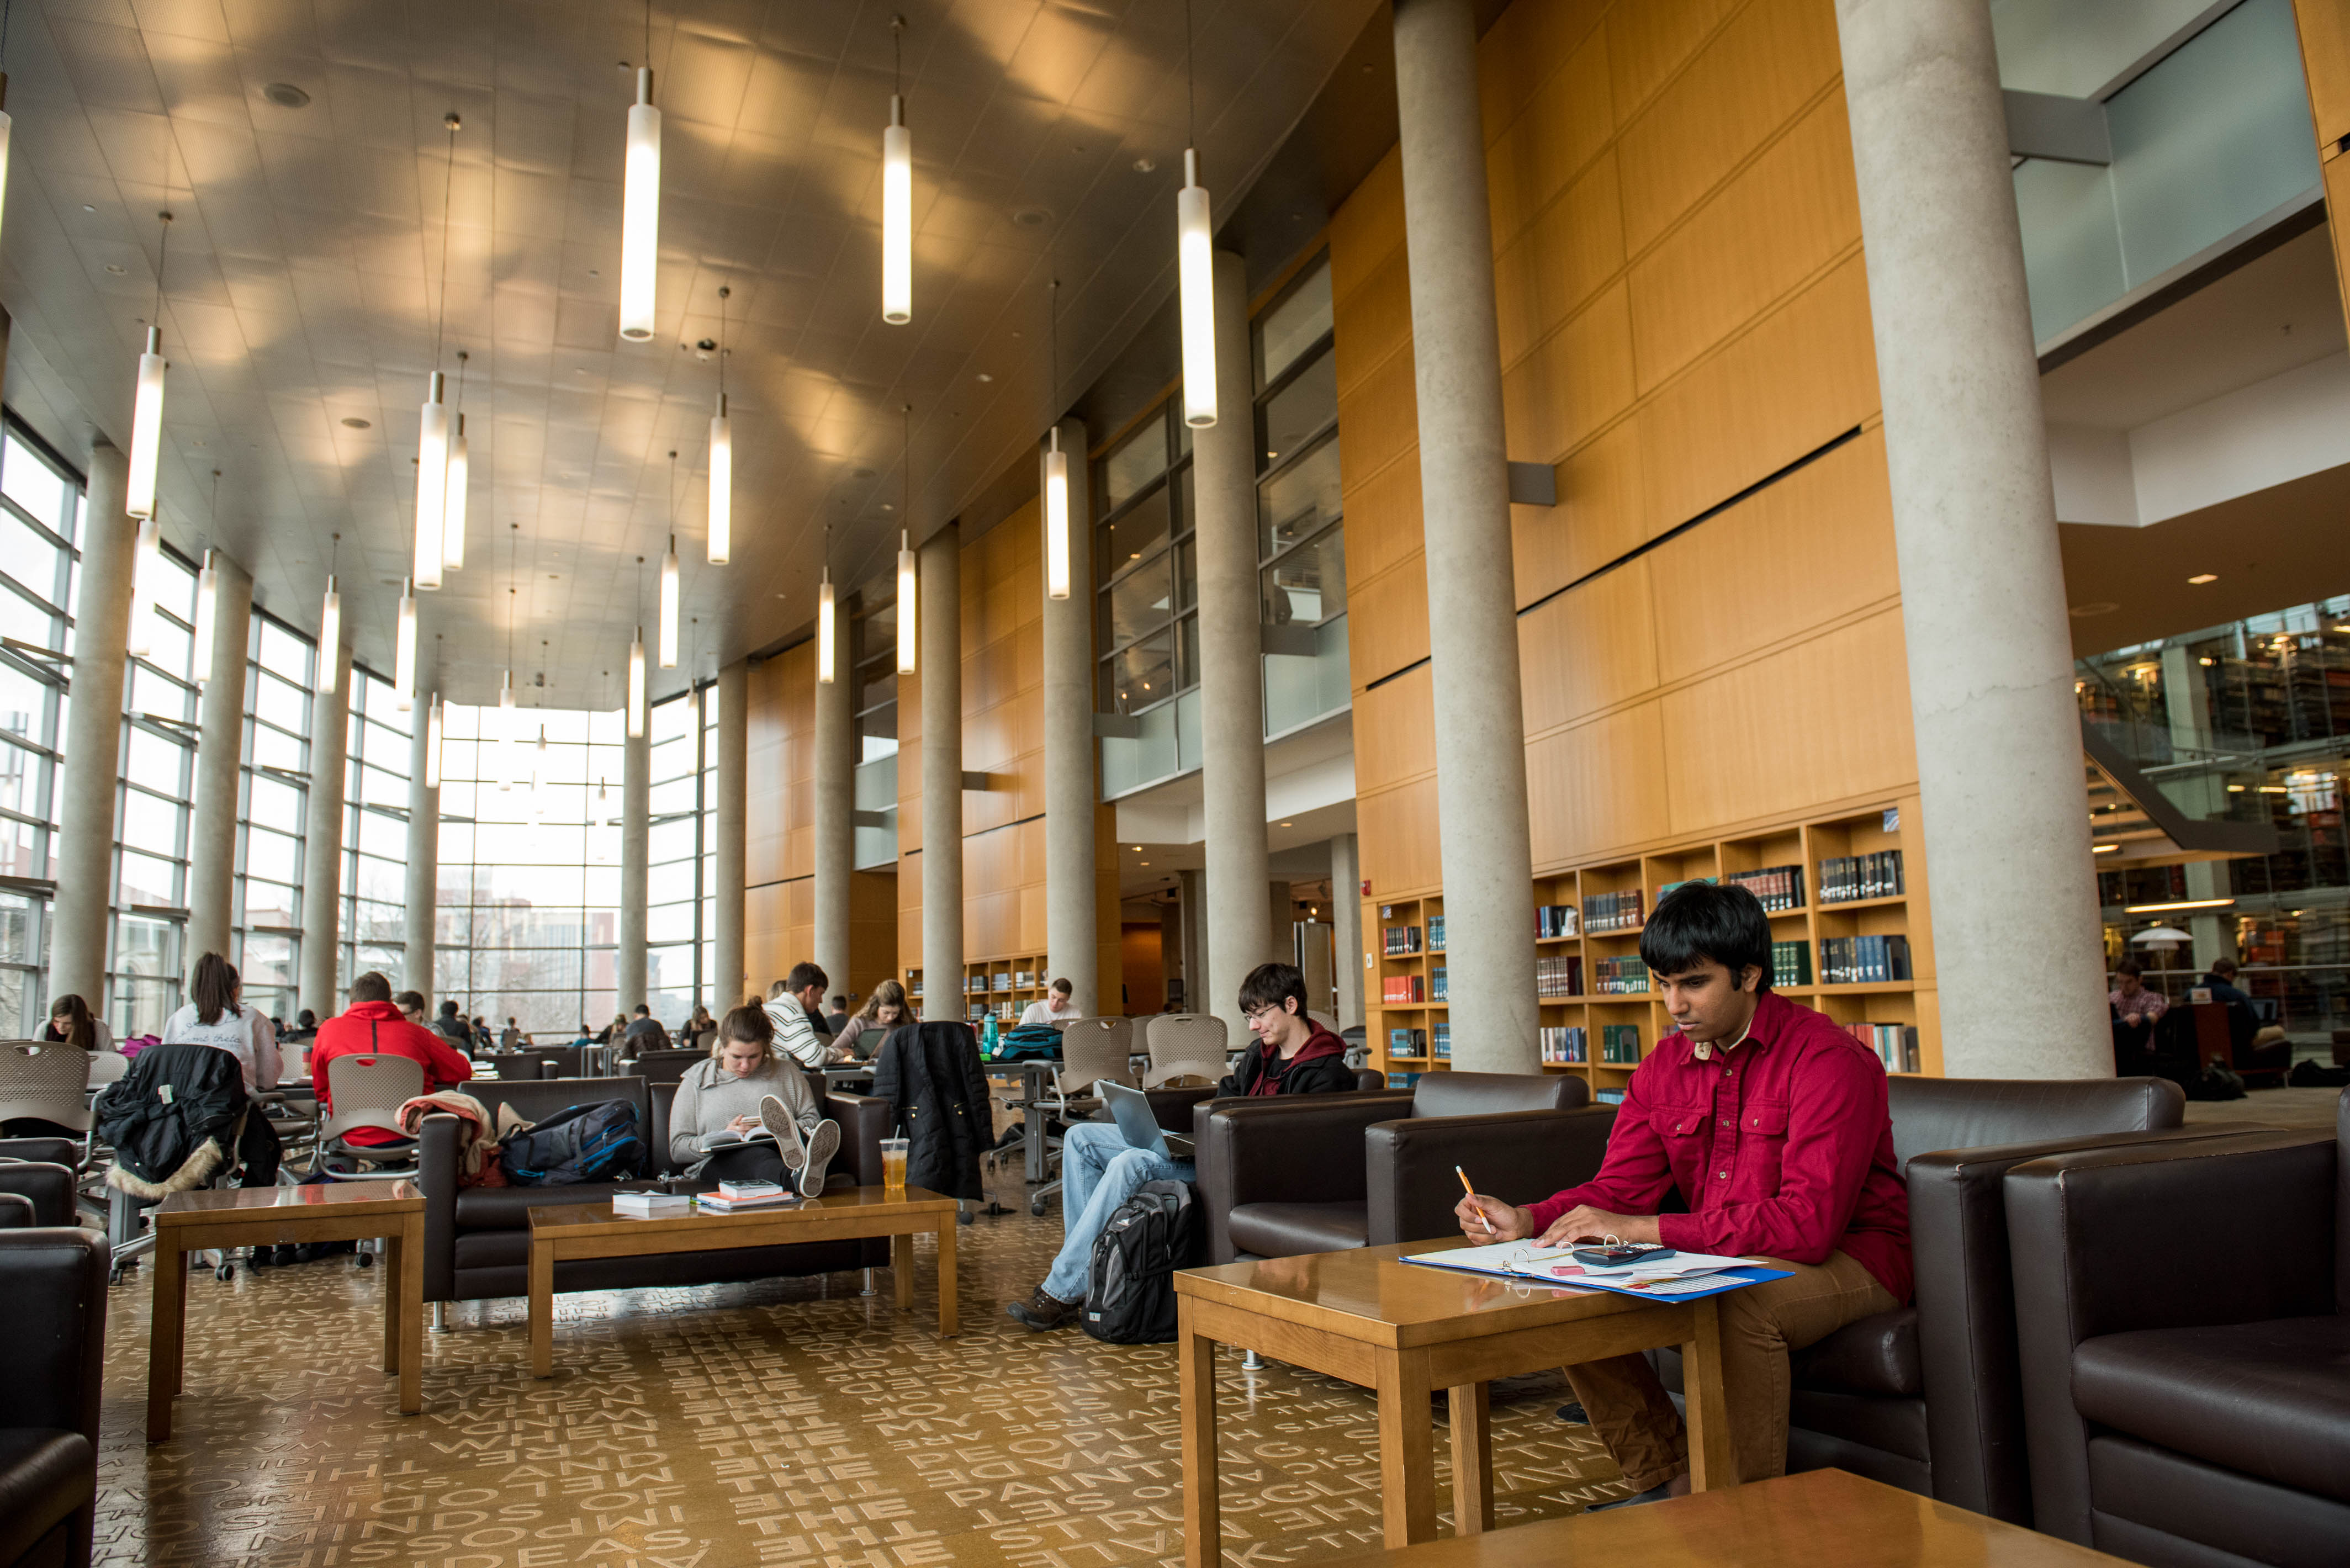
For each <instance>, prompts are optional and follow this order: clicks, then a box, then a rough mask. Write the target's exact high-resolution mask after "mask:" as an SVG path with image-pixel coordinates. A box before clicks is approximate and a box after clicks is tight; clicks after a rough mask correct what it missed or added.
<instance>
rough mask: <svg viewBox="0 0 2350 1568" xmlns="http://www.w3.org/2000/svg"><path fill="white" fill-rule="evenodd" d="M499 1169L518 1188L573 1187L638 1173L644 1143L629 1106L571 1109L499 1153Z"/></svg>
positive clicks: (602, 1103) (603, 1103) (611, 1103)
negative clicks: (503, 1169)
mask: <svg viewBox="0 0 2350 1568" xmlns="http://www.w3.org/2000/svg"><path fill="white" fill-rule="evenodd" d="M498 1163H499V1164H500V1165H502V1166H504V1168H505V1173H506V1179H507V1180H508V1181H511V1182H513V1183H514V1184H515V1186H517V1187H573V1186H577V1184H579V1183H581V1182H585V1181H619V1180H623V1179H627V1178H629V1177H632V1176H637V1175H639V1174H641V1173H642V1171H643V1169H644V1164H645V1140H644V1139H643V1138H642V1137H639V1134H638V1132H637V1107H636V1104H635V1102H633V1101H630V1100H599V1101H598V1102H597V1103H596V1104H594V1105H591V1106H567V1107H566V1108H564V1109H563V1110H560V1111H557V1112H556V1114H555V1115H553V1116H549V1117H547V1118H546V1120H545V1121H543V1122H541V1123H539V1124H538V1125H537V1126H536V1127H525V1129H523V1130H522V1131H520V1132H517V1133H514V1134H512V1135H510V1136H509V1137H507V1138H506V1140H505V1142H504V1143H503V1144H501V1145H499V1147H498Z"/></svg>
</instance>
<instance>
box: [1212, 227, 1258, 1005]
mask: <svg viewBox="0 0 2350 1568" xmlns="http://www.w3.org/2000/svg"><path fill="white" fill-rule="evenodd" d="M1213 265H1214V269H1215V299H1216V407H1217V409H1218V410H1220V414H1219V417H1218V419H1217V421H1216V422H1215V423H1214V424H1213V425H1211V426H1209V427H1208V428H1207V429H1205V430H1202V431H1195V432H1194V433H1193V435H1192V437H1191V475H1192V483H1193V488H1194V493H1195V494H1196V496H1197V503H1196V505H1197V510H1198V522H1197V525H1198V534H1197V538H1198V546H1197V547H1198V551H1199V558H1200V714H1201V722H1200V741H1201V745H1200V753H1201V769H1200V786H1201V793H1202V794H1203V795H1204V797H1205V799H1204V804H1205V807H1206V809H1205V813H1204V816H1205V823H1206V827H1207V850H1208V909H1207V928H1206V929H1207V938H1208V969H1209V971H1211V973H1212V974H1214V976H1215V981H1216V983H1215V990H1214V991H1213V992H1211V993H1210V994H1209V995H1208V996H1206V997H1204V998H1203V999H1201V1002H1197V1003H1195V1004H1193V1006H1192V1011H1194V1012H1213V1013H1214V1014H1215V1015H1216V1016H1217V1017H1219V1018H1221V1019H1222V1020H1223V1021H1224V1026H1225V1028H1227V1029H1228V1030H1230V1031H1231V1034H1230V1036H1229V1038H1230V1039H1231V1040H1232V1042H1233V1043H1235V1044H1247V1041H1248V1021H1247V1020H1246V1019H1245V1018H1243V1016H1242V1014H1241V1006H1240V983H1241V981H1242V980H1243V978H1244V977H1245V976H1246V975H1247V974H1248V972H1249V971H1251V970H1253V969H1254V968H1255V967H1256V966H1257V965H1259V964H1261V963H1263V962H1264V961H1266V960H1267V959H1269V958H1273V957H1274V956H1276V949H1275V944H1274V940H1273V922H1272V919H1271V918H1270V917H1271V910H1270V908H1269V907H1268V905H1267V903H1266V901H1265V884H1266V883H1267V882H1269V881H1271V880H1272V878H1271V877H1269V876H1268V875H1267V874H1266V871H1265V856H1266V847H1265V832H1264V659H1263V654H1264V632H1263V610H1262V609H1260V608H1259V607H1258V603H1257V581H1256V561H1257V551H1256V435H1255V428H1256V421H1255V420H1254V418H1253V415H1252V414H1251V412H1250V408H1251V403H1252V399H1253V392H1254V390H1255V387H1254V378H1253V372H1252V371H1251V369H1250V364H1251V360H1250V356H1249V332H1248V277H1247V271H1246V268H1245V266H1244V265H1243V263H1242V261H1241V258H1240V257H1238V256H1236V255H1234V254H1232V253H1231V252H1229V251H1218V252H1217V253H1216V255H1215V261H1214V264H1213Z"/></svg>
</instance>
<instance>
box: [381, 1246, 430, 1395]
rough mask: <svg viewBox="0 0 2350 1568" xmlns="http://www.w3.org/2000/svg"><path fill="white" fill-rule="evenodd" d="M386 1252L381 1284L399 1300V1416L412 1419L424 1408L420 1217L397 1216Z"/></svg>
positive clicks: (422, 1260) (422, 1254)
mask: <svg viewBox="0 0 2350 1568" xmlns="http://www.w3.org/2000/svg"><path fill="white" fill-rule="evenodd" d="M390 1251H391V1257H390V1263H391V1266H392V1274H391V1277H390V1279H389V1280H386V1281H385V1282H384V1285H385V1288H386V1289H387V1290H391V1291H393V1292H394V1293H395V1294H397V1295H398V1296H399V1298H400V1307H399V1312H400V1414H401V1415H403V1416H414V1415H418V1414H420V1413H421V1412H422V1410H423V1408H424V1216H423V1215H421V1214H408V1215H403V1216H401V1219H400V1234H399V1235H397V1236H395V1237H393V1238H392V1240H391V1247H390ZM395 1287H396V1289H395Z"/></svg>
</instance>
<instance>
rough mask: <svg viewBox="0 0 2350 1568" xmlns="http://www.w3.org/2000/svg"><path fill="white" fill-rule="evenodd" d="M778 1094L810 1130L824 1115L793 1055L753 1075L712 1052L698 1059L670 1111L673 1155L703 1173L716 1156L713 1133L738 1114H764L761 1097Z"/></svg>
mask: <svg viewBox="0 0 2350 1568" xmlns="http://www.w3.org/2000/svg"><path fill="white" fill-rule="evenodd" d="M769 1095H773V1096H775V1098H777V1099H779V1100H781V1101H783V1102H784V1104H785V1105H786V1106H790V1107H791V1110H792V1119H793V1120H794V1121H795V1122H797V1123H799V1125H800V1130H801V1131H802V1132H804V1133H806V1132H812V1131H814V1130H815V1127H816V1123H818V1122H820V1121H822V1120H823V1119H824V1112H823V1111H822V1110H821V1109H820V1108H819V1107H818V1106H817V1105H816V1096H814V1095H812V1094H810V1093H809V1092H808V1084H807V1075H806V1074H804V1073H802V1072H801V1071H800V1070H799V1067H798V1066H797V1065H796V1064H795V1063H793V1062H792V1061H791V1060H790V1059H789V1058H788V1057H771V1058H769V1059H768V1060H767V1061H765V1062H764V1063H762V1064H760V1066H759V1070H758V1071H757V1072H755V1073H753V1074H751V1075H748V1076H747V1077H741V1078H738V1077H736V1076H735V1075H733V1074H732V1073H729V1072H728V1071H727V1070H726V1069H725V1068H723V1067H722V1066H720V1065H719V1064H718V1059H717V1058H716V1057H714V1056H713V1057H712V1058H711V1059H710V1060H708V1061H706V1062H696V1063H695V1064H693V1065H692V1066H691V1067H688V1068H687V1069H686V1070H685V1076H683V1077H682V1078H680V1079H679V1080H678V1085H677V1098H676V1100H675V1101H674V1102H673V1103H672V1104H671V1106H670V1112H669V1157H670V1158H671V1161H673V1162H674V1163H675V1164H677V1165H679V1166H681V1167H684V1168H686V1174H687V1175H688V1176H691V1175H694V1174H696V1173H697V1172H699V1171H700V1170H701V1168H702V1162H703V1161H705V1160H707V1159H708V1158H710V1147H709V1146H710V1135H711V1134H712V1133H717V1132H723V1131H725V1130H726V1124H727V1123H729V1122H731V1121H733V1119H734V1118H735V1117H736V1116H749V1117H750V1118H751V1119H752V1120H753V1121H756V1120H758V1119H759V1102H760V1101H761V1100H763V1099H764V1098H765V1097H766V1096H769Z"/></svg>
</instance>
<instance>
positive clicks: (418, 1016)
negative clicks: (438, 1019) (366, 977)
mask: <svg viewBox="0 0 2350 1568" xmlns="http://www.w3.org/2000/svg"><path fill="white" fill-rule="evenodd" d="M391 1004H392V1005H393V1006H394V1007H397V1008H398V1009H400V1016H401V1017H402V1018H405V1019H407V1020H408V1021H409V1022H410V1023H413V1024H415V1025H417V1026H418V1027H419V1028H422V1029H430V1028H432V1024H430V1023H426V1022H425V1019H424V993H423V992H421V991H402V992H395V993H394V994H393V996H392V999H391Z"/></svg>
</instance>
